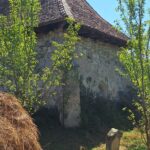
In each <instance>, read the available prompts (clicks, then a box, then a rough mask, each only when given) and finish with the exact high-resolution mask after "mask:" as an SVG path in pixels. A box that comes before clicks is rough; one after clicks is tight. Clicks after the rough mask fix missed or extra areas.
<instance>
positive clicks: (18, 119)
mask: <svg viewBox="0 0 150 150" xmlns="http://www.w3.org/2000/svg"><path fill="white" fill-rule="evenodd" d="M38 140H39V139H38V130H37V127H36V126H35V124H34V123H33V121H32V118H31V117H30V116H29V114H28V113H27V112H26V111H25V110H24V109H23V107H22V106H21V104H20V103H19V101H18V100H17V99H16V98H15V97H14V96H12V95H10V94H7V93H3V92H0V150H41V146H40V144H39V142H38Z"/></svg>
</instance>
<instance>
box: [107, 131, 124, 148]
mask: <svg viewBox="0 0 150 150" xmlns="http://www.w3.org/2000/svg"><path fill="white" fill-rule="evenodd" d="M121 137H122V132H120V131H119V130H118V129H114V128H112V129H111V130H110V131H109V132H108V134H107V139H106V150H119V147H120V139H121Z"/></svg>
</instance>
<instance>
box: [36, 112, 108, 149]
mask: <svg viewBox="0 0 150 150" xmlns="http://www.w3.org/2000/svg"><path fill="white" fill-rule="evenodd" d="M55 114H56V113H55ZM34 118H35V120H36V124H37V125H38V127H39V130H40V142H41V145H42V147H43V149H44V150H79V149H80V146H84V147H85V148H86V150H92V148H94V147H98V146H100V145H101V144H102V143H103V142H104V141H105V135H106V133H107V130H103V131H98V130H97V131H94V130H91V131H90V130H87V129H83V128H76V129H66V128H63V127H62V126H60V124H59V122H58V120H56V116H52V113H51V112H48V111H46V110H44V111H42V113H41V112H40V115H39V114H38V115H34Z"/></svg>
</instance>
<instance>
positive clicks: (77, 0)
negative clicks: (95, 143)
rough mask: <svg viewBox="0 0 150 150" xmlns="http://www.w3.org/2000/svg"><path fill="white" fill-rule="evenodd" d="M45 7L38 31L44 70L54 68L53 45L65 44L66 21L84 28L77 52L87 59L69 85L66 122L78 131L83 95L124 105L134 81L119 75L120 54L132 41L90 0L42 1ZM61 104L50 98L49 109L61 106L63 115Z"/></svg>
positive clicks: (40, 60) (77, 69)
mask: <svg viewBox="0 0 150 150" xmlns="http://www.w3.org/2000/svg"><path fill="white" fill-rule="evenodd" d="M41 5H42V11H41V14H40V24H39V27H38V29H37V31H36V32H37V36H38V46H37V47H38V48H37V50H38V54H39V62H40V67H44V66H48V65H50V62H49V57H50V53H51V51H52V50H54V49H55V48H54V47H53V46H52V45H51V41H62V37H63V32H64V30H65V25H66V22H65V18H66V17H72V18H74V19H75V20H76V21H77V22H79V23H81V25H82V26H81V29H80V31H79V35H80V37H81V40H80V42H79V43H78V44H77V46H76V50H77V51H78V52H82V53H83V56H82V57H80V58H79V59H78V60H77V62H76V64H77V67H76V69H75V71H74V74H76V73H77V74H78V76H77V77H73V78H72V77H71V78H70V80H69V81H68V83H69V86H68V89H67V90H68V92H69V93H70V95H69V100H68V102H67V106H66V108H65V111H66V115H65V120H64V123H65V126H66V127H76V126H79V124H80V121H81V117H80V113H81V109H82V108H81V105H80V102H81V101H82V98H81V94H82V93H83V94H85V93H88V92H90V93H93V96H94V95H95V96H96V97H98V98H99V100H101V99H105V100H107V101H116V102H118V101H121V97H120V93H121V95H122V96H123V95H127V94H128V88H129V87H130V85H131V83H130V80H129V79H126V78H124V77H122V76H121V75H120V74H119V73H118V72H117V71H116V69H117V68H119V69H122V65H121V64H120V62H119V59H118V56H117V53H118V51H119V50H120V47H123V46H125V45H126V43H127V39H128V38H127V37H126V36H125V35H124V34H123V33H120V32H118V31H116V30H115V29H114V28H113V27H112V25H111V24H109V23H108V22H107V21H105V20H104V19H103V18H102V17H101V16H100V15H99V14H98V13H97V12H96V11H95V10H94V9H93V8H92V7H91V6H90V5H89V4H88V2H87V1H86V0H41ZM83 89H84V91H82V90H83ZM60 95H61V94H60ZM61 102H62V97H61V96H59V98H58V99H57V100H53V99H51V98H50V99H49V101H48V102H47V107H48V108H51V107H54V106H55V107H56V106H57V107H58V109H59V110H60V112H61V104H62V103H61ZM60 118H61V113H60Z"/></svg>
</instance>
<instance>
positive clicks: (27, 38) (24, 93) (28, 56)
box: [0, 0, 79, 113]
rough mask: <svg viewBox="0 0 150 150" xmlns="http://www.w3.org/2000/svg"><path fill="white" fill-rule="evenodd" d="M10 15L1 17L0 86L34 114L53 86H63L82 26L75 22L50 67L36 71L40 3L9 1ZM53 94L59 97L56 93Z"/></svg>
mask: <svg viewBox="0 0 150 150" xmlns="http://www.w3.org/2000/svg"><path fill="white" fill-rule="evenodd" d="M9 6H10V13H9V14H8V16H4V15H0V60H1V62H0V87H1V88H2V90H5V91H7V92H10V93H13V94H15V95H16V96H17V97H18V98H19V99H20V101H21V103H22V105H23V106H24V107H25V108H26V109H27V110H28V111H29V112H30V113H34V112H35V111H36V110H37V109H38V107H39V106H41V105H43V104H44V102H45V101H46V100H45V99H43V98H45V97H44V96H45V95H46V94H47V93H50V87H54V86H59V85H61V83H62V74H63V72H62V71H66V70H70V69H71V68H72V65H71V64H72V60H73V58H74V56H75V51H74V50H75V43H76V42H77V41H78V37H77V34H78V33H77V32H78V30H79V25H78V24H76V23H75V22H74V20H72V19H67V22H68V24H69V26H68V29H67V32H66V33H65V34H64V43H62V44H59V43H57V42H53V45H54V46H55V47H56V51H54V52H53V54H52V56H51V59H52V60H53V64H52V66H51V67H50V68H47V67H46V68H44V69H41V70H40V71H39V73H37V72H36V70H35V68H36V66H37V64H38V60H37V58H36V57H37V52H36V49H35V47H36V43H37V37H36V33H35V32H34V28H35V27H37V26H38V24H39V12H40V2H39V0H34V1H33V0H21V1H20V0H9ZM51 94H55V92H54V91H52V92H51Z"/></svg>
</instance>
